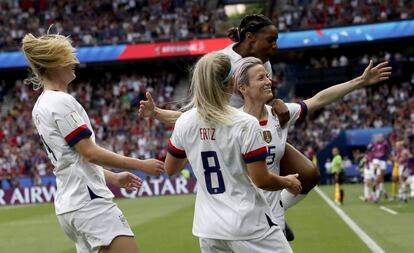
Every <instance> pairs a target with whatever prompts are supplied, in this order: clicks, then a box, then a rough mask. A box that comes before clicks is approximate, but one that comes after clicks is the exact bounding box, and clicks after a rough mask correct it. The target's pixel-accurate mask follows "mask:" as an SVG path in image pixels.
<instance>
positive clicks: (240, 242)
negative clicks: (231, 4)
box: [165, 52, 301, 253]
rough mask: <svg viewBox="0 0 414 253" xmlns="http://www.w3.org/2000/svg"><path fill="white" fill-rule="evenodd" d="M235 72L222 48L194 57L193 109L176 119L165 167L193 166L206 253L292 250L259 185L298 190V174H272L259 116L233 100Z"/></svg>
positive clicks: (197, 220)
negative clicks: (197, 57)
mask: <svg viewBox="0 0 414 253" xmlns="http://www.w3.org/2000/svg"><path fill="white" fill-rule="evenodd" d="M232 76H233V70H232V64H231V62H230V59H229V58H228V57H227V56H226V55H225V54H223V53H219V52H214V53H209V54H207V55H205V56H203V57H202V58H201V59H200V60H199V61H198V62H197V64H196V65H195V68H194V72H193V77H192V80H191V91H192V94H193V98H192V100H191V102H190V104H189V108H191V109H190V110H188V111H187V112H185V113H183V114H182V115H181V116H180V117H179V118H178V119H177V122H176V124H175V127H174V132H173V134H172V137H171V139H170V142H169V145H168V154H167V158H166V160H165V170H166V171H167V173H168V174H169V175H173V174H176V173H178V172H179V171H180V170H182V169H183V168H184V167H185V165H186V163H187V161H189V163H190V164H191V166H192V167H193V169H194V172H195V176H196V178H197V182H198V185H197V197H196V204H195V212H194V223H193V234H194V235H196V236H198V237H199V242H200V248H201V251H202V252H203V253H210V252H211V253H212V252H215V253H217V252H264V253H266V252H269V253H270V252H292V250H291V248H290V246H289V243H288V242H287V240H286V238H285V237H284V235H283V233H282V230H281V228H280V227H279V226H275V225H274V222H273V221H274V218H273V215H272V213H271V211H270V208H269V205H268V204H267V202H266V200H265V197H264V196H263V195H262V194H261V193H260V191H259V190H258V188H257V187H259V188H261V189H265V190H268V191H277V190H281V189H284V188H287V189H288V190H289V191H290V192H292V194H298V193H299V192H300V191H301V186H300V182H299V180H297V178H296V177H297V176H298V175H297V174H296V175H288V176H285V177H281V176H277V175H275V174H272V173H269V171H268V170H267V167H266V163H265V159H266V156H267V150H266V147H265V143H264V142H263V138H262V136H261V130H260V126H259V123H258V121H257V120H256V119H255V118H254V117H252V116H250V115H248V114H246V113H244V112H241V111H239V110H237V109H235V108H234V107H231V106H230V105H229V100H230V96H231V93H232V90H233V88H234V80H233V78H232ZM187 159H188V160H187ZM255 185H256V186H257V187H256V186H255Z"/></svg>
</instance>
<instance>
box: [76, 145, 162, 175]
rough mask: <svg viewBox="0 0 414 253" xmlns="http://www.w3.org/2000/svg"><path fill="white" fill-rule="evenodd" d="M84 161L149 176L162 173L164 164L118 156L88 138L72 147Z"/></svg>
mask: <svg viewBox="0 0 414 253" xmlns="http://www.w3.org/2000/svg"><path fill="white" fill-rule="evenodd" d="M74 148H75V150H76V152H78V153H79V154H80V155H81V156H82V157H83V158H84V159H85V160H86V161H88V162H90V163H94V164H97V165H101V166H107V167H112V168H119V169H124V170H140V171H143V172H145V173H148V174H151V175H160V174H161V173H163V172H164V163H163V162H161V161H159V160H156V159H148V160H140V159H135V158H131V157H126V156H122V155H118V154H116V153H114V152H111V151H109V150H106V149H104V148H101V147H99V146H98V145H96V144H95V143H94V142H93V141H92V140H91V139H90V138H84V139H82V140H80V141H79V142H77V143H76V144H75V145H74Z"/></svg>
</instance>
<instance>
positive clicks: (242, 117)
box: [232, 110, 259, 125]
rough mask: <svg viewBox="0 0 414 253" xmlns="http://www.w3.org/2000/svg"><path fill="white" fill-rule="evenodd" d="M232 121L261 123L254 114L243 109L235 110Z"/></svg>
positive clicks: (251, 123)
mask: <svg viewBox="0 0 414 253" xmlns="http://www.w3.org/2000/svg"><path fill="white" fill-rule="evenodd" d="M232 122H234V123H235V124H249V125H256V124H257V125H259V121H258V120H257V119H256V118H255V117H254V116H252V115H250V114H248V113H245V112H243V110H234V113H233V115H232Z"/></svg>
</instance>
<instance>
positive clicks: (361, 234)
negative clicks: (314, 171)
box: [315, 187, 385, 253]
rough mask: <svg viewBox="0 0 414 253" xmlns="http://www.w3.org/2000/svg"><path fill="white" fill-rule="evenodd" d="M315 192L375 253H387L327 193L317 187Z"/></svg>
mask: <svg viewBox="0 0 414 253" xmlns="http://www.w3.org/2000/svg"><path fill="white" fill-rule="evenodd" d="M315 191H316V192H317V193H318V194H319V196H321V197H322V199H323V200H325V202H326V203H327V204H328V205H329V206H330V207H331V208H332V209H333V210H334V211H335V212H336V213H337V214H338V215H339V217H341V219H342V220H343V221H345V223H346V224H347V225H348V226H349V227H350V228H351V229H352V230H353V231H354V232H355V233H356V234H357V235H358V236H359V238H360V239H361V240H362V242H363V243H365V244H366V245H367V246H368V248H369V249H371V251H372V252H373V253H385V251H384V250H383V249H381V247H380V246H379V245H378V244H377V243H376V242H375V241H374V240H372V238H371V237H369V235H367V234H366V233H365V232H364V231H363V230H362V229H361V228H360V227H359V226H358V225H357V224H356V223H355V222H354V221H353V220H352V219H351V218H349V216H348V215H347V214H346V213H345V212H344V211H342V209H340V208H339V207H337V206H336V205H335V204H334V202H333V201H332V200H330V199H329V198H328V197H327V196H326V194H325V193H323V192H322V191H321V190H320V189H319V187H315Z"/></svg>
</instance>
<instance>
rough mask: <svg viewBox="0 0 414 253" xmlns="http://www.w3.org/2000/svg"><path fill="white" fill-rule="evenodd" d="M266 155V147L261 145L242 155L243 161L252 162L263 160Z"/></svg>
mask: <svg viewBox="0 0 414 253" xmlns="http://www.w3.org/2000/svg"><path fill="white" fill-rule="evenodd" d="M266 157H267V148H266V147H261V148H258V149H256V150H253V151H250V152H249V153H247V154H244V155H243V159H244V162H245V163H252V162H257V161H260V160H265V159H266Z"/></svg>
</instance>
